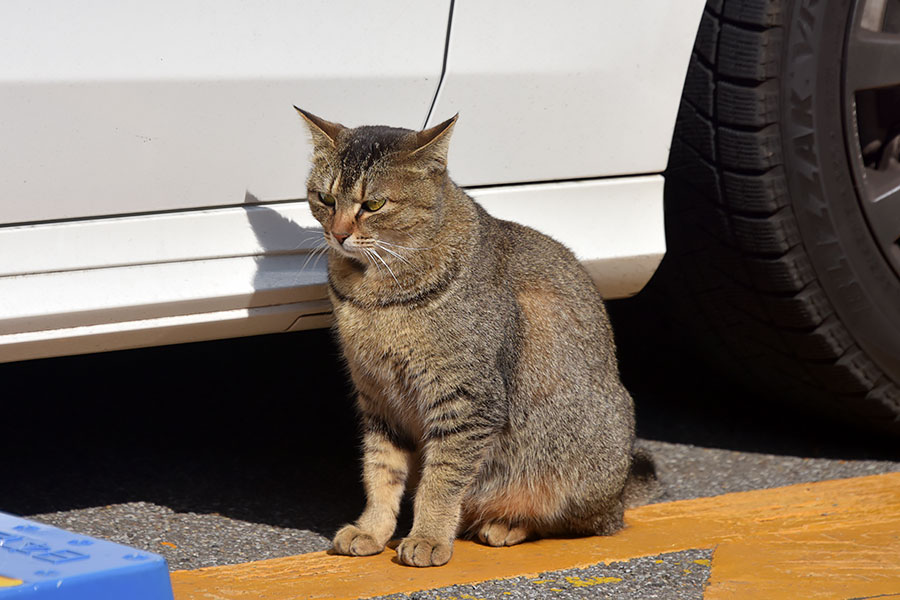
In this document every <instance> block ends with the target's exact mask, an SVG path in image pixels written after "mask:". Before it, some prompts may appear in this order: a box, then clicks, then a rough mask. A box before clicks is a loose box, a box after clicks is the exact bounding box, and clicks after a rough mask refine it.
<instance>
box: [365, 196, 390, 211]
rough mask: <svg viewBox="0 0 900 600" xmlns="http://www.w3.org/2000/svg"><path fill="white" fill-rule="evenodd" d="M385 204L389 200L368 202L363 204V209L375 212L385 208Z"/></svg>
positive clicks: (381, 199) (380, 199) (382, 199)
mask: <svg viewBox="0 0 900 600" xmlns="http://www.w3.org/2000/svg"><path fill="white" fill-rule="evenodd" d="M385 202H387V200H385V199H384V198H378V199H373V200H366V201H365V202H363V208H365V209H366V210H367V211H369V212H375V211H376V210H378V209H379V208H381V207H382V206H384V203H385Z"/></svg>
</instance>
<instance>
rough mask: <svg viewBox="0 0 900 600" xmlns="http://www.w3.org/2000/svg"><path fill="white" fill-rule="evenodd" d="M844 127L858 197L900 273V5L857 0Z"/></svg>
mask: <svg viewBox="0 0 900 600" xmlns="http://www.w3.org/2000/svg"><path fill="white" fill-rule="evenodd" d="M842 82H843V91H842V92H843V99H844V111H843V113H844V114H843V117H844V131H845V136H846V140H847V151H848V155H849V158H850V161H849V162H850V167H851V171H852V173H853V179H854V184H855V186H856V192H857V199H858V201H859V204H860V207H861V208H862V211H863V214H864V215H865V218H866V221H867V223H868V225H869V231H870V232H871V234H872V238H873V240H874V241H875V243H876V244H877V245H878V248H879V249H880V250H881V252H882V254H883V255H884V257H885V259H886V260H887V261H888V263H890V265H891V267H892V268H893V270H894V273H895V275H896V276H897V277H900V8H898V7H897V3H896V2H891V1H890V0H857V2H856V3H855V6H854V7H853V11H852V13H851V18H850V19H849V21H848V28H847V36H846V44H845V46H844V60H843V77H842Z"/></svg>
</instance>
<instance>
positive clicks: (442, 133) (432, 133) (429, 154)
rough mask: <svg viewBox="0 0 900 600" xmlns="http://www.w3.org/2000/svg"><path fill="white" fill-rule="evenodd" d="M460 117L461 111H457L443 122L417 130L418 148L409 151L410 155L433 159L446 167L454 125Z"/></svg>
mask: <svg viewBox="0 0 900 600" xmlns="http://www.w3.org/2000/svg"><path fill="white" fill-rule="evenodd" d="M458 118H459V113H456V114H455V115H453V116H452V117H450V118H449V119H447V120H446V121H444V122H443V123H438V124H437V125H435V126H434V127H429V128H428V129H425V130H423V131H419V132H417V133H416V148H415V150H413V151H412V152H410V153H409V156H410V157H415V158H416V159H417V160H426V161H433V162H436V163H438V164H439V165H440V166H442V167H446V166H447V152H448V150H449V149H450V136H451V135H452V134H453V126H454V125H455V124H456V120H457V119H458Z"/></svg>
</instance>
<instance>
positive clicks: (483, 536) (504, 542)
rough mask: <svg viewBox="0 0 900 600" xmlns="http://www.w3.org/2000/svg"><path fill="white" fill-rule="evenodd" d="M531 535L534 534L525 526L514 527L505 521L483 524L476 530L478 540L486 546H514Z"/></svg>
mask: <svg viewBox="0 0 900 600" xmlns="http://www.w3.org/2000/svg"><path fill="white" fill-rule="evenodd" d="M533 535H534V532H533V531H532V529H531V528H530V527H528V526H527V525H523V524H519V525H514V524H512V523H509V522H506V521H491V522H490V523H484V524H482V525H481V526H480V528H479V530H478V539H479V540H481V542H482V543H484V544H487V545H488V546H514V545H515V544H519V543H521V542H524V541H525V540H527V539H528V538H529V537H532V536H533Z"/></svg>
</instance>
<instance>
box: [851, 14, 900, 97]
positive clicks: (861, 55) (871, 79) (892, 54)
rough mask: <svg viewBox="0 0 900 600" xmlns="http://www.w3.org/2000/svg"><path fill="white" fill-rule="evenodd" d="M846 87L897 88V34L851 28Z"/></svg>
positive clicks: (899, 47) (899, 67)
mask: <svg viewBox="0 0 900 600" xmlns="http://www.w3.org/2000/svg"><path fill="white" fill-rule="evenodd" d="M846 73H847V88H848V90H847V91H848V92H850V93H852V92H855V91H857V90H867V89H873V88H882V87H888V86H892V85H900V35H897V34H892V33H882V32H875V31H868V30H865V29H859V28H857V29H855V30H854V32H853V33H852V35H851V36H850V42H849V44H848V46H847V65H846Z"/></svg>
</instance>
